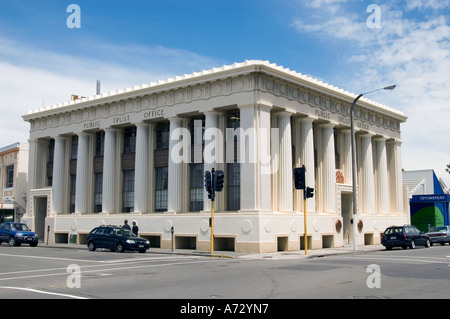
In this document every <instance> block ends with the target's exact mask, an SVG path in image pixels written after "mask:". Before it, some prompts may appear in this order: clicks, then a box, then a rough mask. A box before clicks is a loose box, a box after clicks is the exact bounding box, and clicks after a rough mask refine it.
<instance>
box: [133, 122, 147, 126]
mask: <svg viewBox="0 0 450 319" xmlns="http://www.w3.org/2000/svg"><path fill="white" fill-rule="evenodd" d="M134 125H136V127H139V126H142V127H149V126H150V123H148V122H139V123H134Z"/></svg>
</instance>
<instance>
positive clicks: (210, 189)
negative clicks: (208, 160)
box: [205, 171, 213, 199]
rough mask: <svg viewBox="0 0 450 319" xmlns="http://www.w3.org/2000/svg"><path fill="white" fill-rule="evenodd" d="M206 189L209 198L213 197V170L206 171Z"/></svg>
mask: <svg viewBox="0 0 450 319" xmlns="http://www.w3.org/2000/svg"><path fill="white" fill-rule="evenodd" d="M205 189H206V191H207V192H208V198H209V199H212V196H211V195H212V193H213V187H212V183H211V172H210V171H206V172H205Z"/></svg>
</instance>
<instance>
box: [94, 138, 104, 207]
mask: <svg viewBox="0 0 450 319" xmlns="http://www.w3.org/2000/svg"><path fill="white" fill-rule="evenodd" d="M104 150H105V132H104V131H99V132H96V133H95V156H94V213H100V212H101V211H102V200H103V155H104Z"/></svg>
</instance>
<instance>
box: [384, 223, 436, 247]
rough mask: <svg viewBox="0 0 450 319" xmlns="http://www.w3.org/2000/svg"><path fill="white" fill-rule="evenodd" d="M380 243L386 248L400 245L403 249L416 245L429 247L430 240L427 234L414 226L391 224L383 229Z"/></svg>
mask: <svg viewBox="0 0 450 319" xmlns="http://www.w3.org/2000/svg"><path fill="white" fill-rule="evenodd" d="M381 244H382V245H383V246H384V247H386V249H387V250H390V249H392V248H393V247H402V248H403V249H406V248H408V247H409V248H411V249H414V248H416V245H420V246H425V247H427V248H428V247H430V246H431V241H430V237H428V235H427V234H425V233H423V232H421V231H420V230H418V229H417V228H416V227H415V226H406V225H405V226H391V227H388V228H387V229H386V230H385V231H384V236H383V240H382V241H381Z"/></svg>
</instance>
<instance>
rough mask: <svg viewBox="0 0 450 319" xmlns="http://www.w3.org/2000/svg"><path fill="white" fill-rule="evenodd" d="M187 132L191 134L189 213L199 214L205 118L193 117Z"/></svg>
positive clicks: (201, 193)
mask: <svg viewBox="0 0 450 319" xmlns="http://www.w3.org/2000/svg"><path fill="white" fill-rule="evenodd" d="M189 131H190V133H191V163H192V164H189V168H190V179H189V180H190V182H189V210H190V211H191V212H199V211H201V210H203V187H204V185H203V180H204V177H203V173H204V172H203V170H204V166H203V148H204V140H203V134H204V132H205V117H204V116H199V117H193V118H192V119H191V121H190V123H189ZM196 135H198V136H196ZM199 139H200V140H199Z"/></svg>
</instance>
